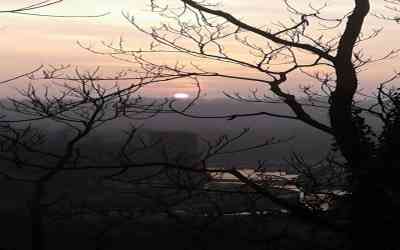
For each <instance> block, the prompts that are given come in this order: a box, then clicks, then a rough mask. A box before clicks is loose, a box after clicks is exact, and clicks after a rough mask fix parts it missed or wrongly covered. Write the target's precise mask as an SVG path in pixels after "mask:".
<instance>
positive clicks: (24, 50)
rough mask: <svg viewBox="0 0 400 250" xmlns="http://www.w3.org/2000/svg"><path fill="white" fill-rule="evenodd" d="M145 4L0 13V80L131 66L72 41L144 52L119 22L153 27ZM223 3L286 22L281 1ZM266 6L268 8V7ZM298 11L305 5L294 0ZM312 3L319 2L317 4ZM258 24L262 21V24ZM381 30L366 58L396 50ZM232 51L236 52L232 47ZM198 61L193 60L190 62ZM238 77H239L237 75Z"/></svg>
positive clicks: (184, 87)
mask: <svg viewBox="0 0 400 250" xmlns="http://www.w3.org/2000/svg"><path fill="white" fill-rule="evenodd" d="M32 1H33V0H29V1H27V0H1V3H0V10H4V9H10V8H15V7H21V6H25V5H27V4H30V3H32ZM162 1H164V3H165V2H166V3H168V4H170V5H174V4H175V3H177V2H178V1H177V0H162ZM148 2H149V1H147V0H112V1H110V0H84V1H83V0H65V1H64V2H63V3H62V4H60V5H56V6H53V7H51V8H48V9H45V10H41V12H46V13H50V14H58V15H95V14H100V13H104V12H111V14H110V15H108V16H105V17H100V18H67V19H65V18H47V17H32V16H23V15H9V14H0V32H1V38H0V54H1V55H2V60H0V69H1V70H0V80H1V79H6V78H7V77H10V76H13V75H16V74H18V73H21V72H26V71H29V70H30V69H33V68H35V66H37V65H41V64H44V65H49V64H71V65H74V66H79V67H86V68H87V67H89V68H94V67H96V66H101V67H103V68H106V69H107V70H108V71H110V70H111V71H112V70H115V71H117V70H118V69H120V68H127V67H130V65H129V64H127V63H123V62H120V61H116V60H114V59H111V58H108V57H104V56H99V55H93V54H91V53H89V52H88V51H85V50H83V49H82V48H80V47H79V46H78V45H77V43H76V41H81V42H83V43H86V44H88V43H91V44H100V41H118V39H119V37H120V36H123V37H124V38H125V40H126V41H127V44H129V47H130V48H139V47H145V46H146V45H147V44H148V42H149V41H150V40H149V39H148V38H146V37H145V36H144V35H143V34H140V33H139V32H137V31H135V30H134V29H133V28H132V26H131V25H130V24H129V23H128V22H127V21H126V20H125V19H124V18H123V17H122V15H121V11H128V12H129V13H130V14H133V15H135V16H136V17H137V20H138V22H140V23H142V24H143V25H145V26H146V25H147V26H149V25H151V24H157V23H158V22H159V19H158V17H157V15H155V14H153V13H150V12H149V11H148V10H149V7H148ZM218 2H222V3H223V5H224V8H225V9H226V10H229V11H230V12H231V13H233V14H235V15H236V16H238V17H241V19H242V20H246V21H249V22H251V23H254V24H259V25H262V24H265V25H268V24H270V23H271V22H275V21H277V20H283V21H285V20H288V15H287V12H286V10H285V8H284V7H283V4H282V1H281V0H272V1H265V0H253V1H243V0H229V1H218ZM267 2H268V4H266V3H267ZM292 2H295V3H296V4H297V5H298V6H301V4H302V3H303V4H304V3H305V2H306V1H300V0H294V1H292ZM314 2H321V1H317V0H315V1H314ZM330 2H331V4H330V6H331V7H329V8H328V9H327V13H328V14H329V15H330V16H332V17H335V16H337V15H340V14H344V13H346V11H348V10H350V9H351V6H352V5H351V2H352V1H348V0H337V1H330ZM373 4H374V5H373V8H372V12H373V13H379V12H381V11H383V1H382V0H379V1H373ZM261 21H262V22H261ZM379 27H384V31H383V32H382V34H381V36H380V37H378V38H377V39H375V40H371V41H369V42H367V43H366V44H365V45H364V47H365V53H366V54H370V55H372V56H379V55H382V54H383V53H384V52H388V51H390V50H391V49H396V48H398V47H400V46H399V45H398V42H399V39H398V37H396V33H398V31H399V30H400V25H396V24H395V23H391V22H389V21H382V20H379V19H377V18H375V17H373V16H371V17H369V18H368V20H367V24H366V26H365V32H368V31H371V30H372V29H374V28H379ZM231 49H232V50H233V51H235V48H231ZM235 53H236V54H238V56H240V55H245V54H246V53H247V51H243V50H237V51H235ZM159 59H160V60H176V58H168V59H167V58H159ZM194 61H196V59H194ZM399 62H400V61H399V60H398V59H396V60H393V61H391V62H386V63H385V64H376V65H374V66H371V67H370V68H369V70H368V71H366V72H364V73H361V74H360V78H361V81H362V87H363V88H367V89H373V86H374V85H375V84H376V82H377V81H381V80H384V79H385V78H387V77H389V76H390V74H391V73H392V72H393V70H395V69H399V68H400V63H399ZM213 67H214V70H220V71H231V72H232V71H240V69H238V68H237V67H231V66H227V65H224V64H215V65H213ZM239 73H241V72H239ZM306 82H307V80H306V79H305V78H304V77H303V76H300V75H293V76H292V78H291V82H290V84H288V85H289V87H288V88H292V87H298V86H299V85H300V84H304V83H306ZM21 84H22V83H21V81H17V82H16V83H12V84H8V85H12V86H1V87H2V88H3V90H2V95H4V93H5V94H8V93H11V92H10V91H11V90H10V89H12V88H10V87H15V86H22V85H21ZM202 84H203V87H204V89H205V91H208V92H209V96H217V95H218V93H220V92H221V91H222V90H224V89H225V90H226V89H228V90H230V91H242V92H243V91H245V90H247V89H249V88H250V87H253V88H254V87H260V86H257V85H253V84H250V83H243V82H239V81H229V82H227V80H218V79H211V80H207V79H203V82H202ZM149 91H150V92H151V93H152V94H154V95H167V96H171V94H173V93H176V92H190V91H191V85H190V84H187V83H182V82H179V83H171V84H170V85H166V84H163V85H162V86H159V87H154V88H152V89H151V88H150V89H149Z"/></svg>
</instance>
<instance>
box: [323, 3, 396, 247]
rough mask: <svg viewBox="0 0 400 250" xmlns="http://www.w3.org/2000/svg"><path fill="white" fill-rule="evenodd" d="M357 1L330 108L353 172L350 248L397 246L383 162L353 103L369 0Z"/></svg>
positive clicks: (342, 47)
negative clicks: (357, 53)
mask: <svg viewBox="0 0 400 250" xmlns="http://www.w3.org/2000/svg"><path fill="white" fill-rule="evenodd" d="M355 4H356V5H355V9H354V11H353V13H352V15H351V16H349V20H348V23H347V26H346V29H345V32H344V34H343V36H342V38H341V40H340V42H339V48H338V54H337V56H336V60H335V69H336V76H337V85H336V89H335V91H334V92H333V93H332V96H331V108H330V119H331V126H332V130H333V134H334V137H335V140H336V142H337V144H338V147H339V149H340V151H341V152H342V154H343V156H344V157H345V158H346V160H347V161H348V164H349V168H350V169H349V171H351V174H352V180H351V181H352V197H353V207H352V211H351V216H352V227H351V228H350V230H351V232H350V237H351V241H352V246H351V248H352V249H379V250H389V249H398V248H397V247H393V243H396V241H395V240H394V239H395V237H394V235H393V232H392V231H391V229H390V227H389V224H390V223H391V222H390V221H391V220H390V218H393V215H394V213H395V211H393V209H391V207H392V206H391V201H390V199H389V198H388V196H387V194H386V193H385V190H384V188H382V186H384V182H385V179H384V174H382V173H381V172H383V170H384V161H382V160H381V159H379V158H378V157H377V156H376V152H374V150H373V148H371V147H370V145H368V143H365V140H363V132H362V130H361V129H360V128H359V126H358V125H357V123H356V121H355V119H354V117H353V114H352V102H353V98H354V95H355V93H356V90H357V86H358V80H357V74H356V71H355V68H354V65H353V63H352V55H353V49H354V46H355V43H356V40H357V38H358V36H359V34H360V32H361V28H362V26H363V22H364V19H365V17H366V15H367V14H368V12H369V1H367V0H355ZM382 177H383V178H382ZM388 218H389V219H388ZM394 246H395V245H394Z"/></svg>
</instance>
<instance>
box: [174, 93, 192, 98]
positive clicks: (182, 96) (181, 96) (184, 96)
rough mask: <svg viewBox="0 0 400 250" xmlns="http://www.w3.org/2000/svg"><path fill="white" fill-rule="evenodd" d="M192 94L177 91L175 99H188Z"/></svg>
mask: <svg viewBox="0 0 400 250" xmlns="http://www.w3.org/2000/svg"><path fill="white" fill-rule="evenodd" d="M189 97H190V96H189V94H186V93H175V94H174V98H175V99H188V98H189Z"/></svg>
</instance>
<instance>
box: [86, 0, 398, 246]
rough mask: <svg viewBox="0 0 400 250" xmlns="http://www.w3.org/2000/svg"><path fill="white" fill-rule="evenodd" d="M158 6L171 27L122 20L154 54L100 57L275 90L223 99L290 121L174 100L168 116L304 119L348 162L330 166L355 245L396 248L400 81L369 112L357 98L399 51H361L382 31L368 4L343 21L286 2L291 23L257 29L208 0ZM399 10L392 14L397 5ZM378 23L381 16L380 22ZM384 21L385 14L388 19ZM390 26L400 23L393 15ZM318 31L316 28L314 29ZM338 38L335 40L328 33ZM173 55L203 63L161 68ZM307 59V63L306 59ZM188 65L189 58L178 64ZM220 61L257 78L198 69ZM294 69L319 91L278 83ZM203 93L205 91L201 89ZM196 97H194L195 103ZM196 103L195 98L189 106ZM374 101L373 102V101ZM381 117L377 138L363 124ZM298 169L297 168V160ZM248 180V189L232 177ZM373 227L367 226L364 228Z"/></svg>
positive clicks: (116, 51)
mask: <svg viewBox="0 0 400 250" xmlns="http://www.w3.org/2000/svg"><path fill="white" fill-rule="evenodd" d="M161 2H162V1H155V0H153V1H151V7H152V11H154V12H156V13H159V14H160V15H161V16H162V17H163V18H166V20H167V21H166V22H165V23H163V24H161V25H159V26H153V27H151V28H150V29H146V28H144V27H143V26H141V25H140V24H139V23H137V21H136V20H135V19H134V18H133V17H131V16H130V15H129V14H128V13H125V14H124V15H125V17H126V18H127V20H128V21H129V22H131V24H132V25H133V26H134V27H135V28H137V29H138V30H139V31H141V32H143V33H145V34H148V35H149V36H150V37H151V38H152V39H153V41H152V43H151V45H150V46H149V48H146V49H143V48H141V49H137V50H128V49H124V41H122V40H121V42H120V43H119V44H118V45H113V44H106V47H107V48H108V49H109V51H106V52H98V51H96V50H94V49H92V48H90V47H85V46H83V45H82V46H83V47H85V48H86V49H88V50H90V51H92V52H94V53H101V54H106V55H107V54H108V55H111V56H113V57H117V58H120V59H124V58H128V57H129V60H131V61H133V62H136V63H138V65H140V67H141V69H142V70H143V71H145V72H147V73H148V74H150V75H151V74H154V72H157V74H160V73H161V74H164V75H165V76H176V77H180V78H189V77H191V78H194V77H196V78H202V77H208V78H225V79H233V80H242V81H251V82H254V83H261V84H263V85H264V86H266V87H269V89H270V91H271V92H272V93H273V96H267V95H265V94H261V95H260V94H259V93H258V92H256V91H255V92H253V93H252V96H251V97H250V98H247V97H243V96H241V95H240V94H234V95H231V94H228V93H226V95H227V96H228V97H229V98H231V99H234V100H238V101H245V102H262V103H269V104H271V103H284V104H286V105H287V106H288V107H289V108H290V110H291V113H292V114H280V113H272V112H268V111H265V112H257V113H247V114H227V115H223V116H218V117H216V116H209V115H198V114H193V113H191V112H190V107H185V108H184V109H179V108H176V107H174V105H173V103H172V104H171V105H170V109H171V110H172V111H174V112H178V113H180V114H182V115H186V116H189V117H194V118H195V117H197V118H225V119H228V120H233V119H240V118H241V117H250V116H271V117H277V118H282V119H291V120H298V121H301V122H303V123H305V124H307V125H309V126H311V127H313V128H315V129H318V130H320V131H322V132H324V133H327V134H329V135H331V136H332V138H333V139H334V141H335V143H334V148H335V149H336V150H338V151H339V152H340V154H341V155H342V157H343V158H342V160H339V161H331V163H332V164H326V165H325V168H330V167H332V165H335V164H336V165H341V166H342V168H343V169H345V172H344V174H343V175H345V176H346V178H347V187H346V188H345V189H346V191H347V192H348V193H349V194H350V196H351V204H352V206H351V207H352V208H351V211H350V214H349V218H350V221H351V223H349V224H347V225H346V227H345V228H346V229H345V230H346V231H347V232H348V234H349V235H350V238H351V240H352V241H353V245H352V247H353V248H360V249H394V248H393V247H392V244H395V245H396V240H395V235H394V231H392V230H391V229H390V228H391V227H390V226H388V224H390V225H396V224H397V223H398V215H397V213H396V210H397V209H398V208H399V204H398V201H397V200H398V193H399V192H398V190H397V188H396V187H395V182H396V181H395V178H396V176H397V173H398V170H397V169H396V166H398V164H399V159H398V157H397V154H396V153H395V150H396V148H397V146H398V141H399V140H398V138H399V137H398V133H399V132H398V131H399V120H398V119H399V118H398V117H399V113H398V111H399V105H398V96H399V88H398V87H396V81H397V80H398V77H399V75H398V74H395V75H394V76H393V77H392V78H390V79H389V80H388V81H385V82H383V83H381V84H379V85H378V87H377V91H376V95H373V96H370V98H369V102H367V104H368V105H367V107H366V106H365V103H364V104H362V103H360V102H358V101H357V97H358V96H364V97H365V94H363V93H361V92H359V85H360V84H359V76H358V73H359V72H360V71H361V70H362V69H364V68H365V66H366V65H371V64H372V63H374V62H377V61H382V60H386V59H391V58H392V57H394V56H396V53H397V51H396V50H393V51H390V52H389V53H387V54H385V55H383V56H382V57H381V58H375V59H374V58H370V57H367V56H365V55H364V53H363V51H362V49H361V48H360V46H361V44H362V43H363V42H364V41H366V40H369V39H373V38H374V37H376V36H377V35H378V34H379V31H373V32H372V33H370V34H365V33H363V32H362V30H363V28H364V23H365V18H366V17H367V16H368V14H369V13H370V1H366V0H354V1H353V3H354V7H353V9H352V10H351V12H350V13H344V14H343V15H342V16H341V17H338V18H328V17H326V16H325V12H324V11H325V8H326V6H325V5H323V6H322V7H314V6H313V5H310V6H309V9H308V10H300V9H298V8H296V6H295V5H294V4H292V3H291V2H290V1H284V3H285V5H286V8H287V9H288V11H289V13H290V14H291V15H292V16H293V19H292V20H293V21H292V23H290V24H283V23H279V25H278V28H274V27H271V28H259V27H257V26H254V25H251V24H249V23H246V22H245V21H243V20H242V19H241V18H238V17H236V16H235V15H233V14H231V13H229V12H227V11H224V10H222V9H220V8H219V6H218V5H215V4H209V3H206V2H203V1H193V0H181V1H176V2H177V4H179V3H181V6H180V7H176V6H175V7H170V5H167V4H164V5H163V4H162V3H161ZM387 3H388V4H389V5H388V9H389V10H391V11H394V12H398V9H397V8H396V5H397V4H398V1H387ZM393 6H394V7H393ZM377 16H379V15H377ZM381 17H384V18H385V17H386V16H385V15H383V16H381ZM387 19H391V20H395V21H396V20H398V19H397V18H396V16H394V17H387ZM318 28H320V30H319V31H316V30H317V29H318ZM332 31H334V32H335V35H331V34H332ZM227 41H234V42H236V46H237V48H235V50H246V51H250V53H249V55H248V57H245V58H244V57H239V56H236V55H235V54H234V53H232V50H230V49H229V48H228V47H227V45H226V44H227V43H228V42H227ZM154 54H176V55H182V58H187V56H190V57H194V58H197V59H198V60H199V62H198V63H197V62H192V63H191V64H190V65H189V64H188V65H184V64H183V63H176V64H174V65H168V64H160V63H158V62H157V61H155V60H154V58H153V57H152V56H151V55H154ZM304 54H306V56H304ZM182 60H184V59H182ZM204 61H206V62H210V63H211V62H212V63H215V62H216V63H224V64H233V65H236V66H240V67H242V68H244V69H246V70H248V71H249V72H257V73H259V74H258V75H257V76H253V75H250V74H249V75H246V74H243V73H240V74H234V73H226V72H215V71H212V70H209V69H208V68H207V67H206V66H204V64H202V62H204ZM295 72H302V73H304V74H305V75H307V76H309V77H311V78H313V79H314V80H317V82H319V83H320V88H321V90H322V91H320V92H314V91H313V90H312V88H310V87H308V86H306V87H303V89H302V90H303V94H305V96H306V98H299V97H298V96H296V95H295V94H292V93H289V92H288V91H286V90H285V89H284V88H283V87H282V86H283V84H284V83H285V82H286V81H287V80H288V78H289V76H290V75H291V74H293V73H295ZM200 90H201V88H200V87H199V92H200ZM199 96H200V95H198V96H197V98H198V97H199ZM193 101H194V102H195V100H193ZM371 102H372V104H371ZM310 108H319V109H326V110H327V113H328V115H329V121H328V122H325V121H319V120H317V119H316V118H314V117H313V116H312V114H311V113H310V112H309V111H308V110H309V109H310ZM371 116H372V117H376V118H378V119H380V121H381V124H382V127H381V128H380V129H378V130H377V131H375V132H374V131H373V130H374V129H373V128H372V127H371V126H370V125H369V124H368V123H367V121H366V117H371ZM297 163H299V161H298V159H297ZM232 174H234V175H237V177H238V178H239V179H241V180H242V181H243V182H248V184H249V185H253V184H251V182H249V181H248V179H246V178H244V177H243V176H240V173H237V172H232ZM253 189H255V190H258V192H260V193H264V194H266V195H267V196H269V197H272V196H271V195H269V193H268V189H264V188H260V187H259V186H257V185H253ZM276 202H277V203H281V205H283V206H284V207H287V208H289V210H291V211H292V212H293V213H294V214H297V215H300V216H305V217H309V218H310V220H312V219H311V218H315V216H313V215H309V214H308V213H307V212H305V211H303V210H302V209H297V207H291V206H290V205H289V204H282V201H281V200H276ZM366 221H367V223H368V225H367V226H365V223H366Z"/></svg>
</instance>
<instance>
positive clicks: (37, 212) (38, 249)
mask: <svg viewBox="0 0 400 250" xmlns="http://www.w3.org/2000/svg"><path fill="white" fill-rule="evenodd" d="M43 193H44V187H43V183H41V182H37V183H35V184H34V188H33V193H32V200H31V203H30V208H29V209H30V218H31V230H32V231H31V249H32V250H44V249H45V237H44V230H43V207H42V204H41V202H42V198H43Z"/></svg>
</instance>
